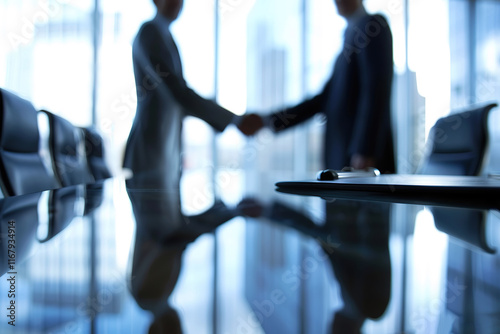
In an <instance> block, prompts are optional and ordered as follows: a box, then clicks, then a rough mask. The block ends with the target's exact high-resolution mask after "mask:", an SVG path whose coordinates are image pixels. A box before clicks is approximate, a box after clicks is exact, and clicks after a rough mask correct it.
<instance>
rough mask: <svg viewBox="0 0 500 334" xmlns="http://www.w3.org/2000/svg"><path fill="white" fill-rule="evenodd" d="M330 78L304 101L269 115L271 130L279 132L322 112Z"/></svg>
mask: <svg viewBox="0 0 500 334" xmlns="http://www.w3.org/2000/svg"><path fill="white" fill-rule="evenodd" d="M331 82H332V78H330V79H329V80H328V82H327V83H326V84H325V86H324V87H323V90H322V91H321V93H319V94H318V95H316V96H314V97H312V98H309V99H307V100H305V101H304V102H302V103H300V104H298V105H296V106H294V107H290V108H286V109H284V110H282V111H279V112H274V113H272V114H271V115H269V122H270V127H271V129H272V130H273V131H275V132H279V131H282V130H285V129H287V128H289V127H292V126H295V125H297V124H300V123H302V122H304V121H306V120H308V119H310V118H311V117H313V116H314V115H315V114H317V113H320V112H324V108H325V104H326V99H327V97H328V92H329V90H330V85H331Z"/></svg>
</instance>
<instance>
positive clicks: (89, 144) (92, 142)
mask: <svg viewBox="0 0 500 334" xmlns="http://www.w3.org/2000/svg"><path fill="white" fill-rule="evenodd" d="M82 130H83V133H84V136H85V152H86V153H87V156H94V157H100V158H103V157H104V148H103V143H102V137H101V136H100V135H99V133H97V131H96V130H95V129H94V128H92V127H86V128H82Z"/></svg>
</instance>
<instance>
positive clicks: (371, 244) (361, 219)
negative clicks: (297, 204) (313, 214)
mask: <svg viewBox="0 0 500 334" xmlns="http://www.w3.org/2000/svg"><path fill="white" fill-rule="evenodd" d="M238 209H239V212H240V213H241V214H243V215H246V216H249V217H259V216H265V217H266V218H268V219H271V220H272V221H273V222H275V223H277V224H279V225H285V226H287V227H290V228H293V229H296V230H298V231H300V232H302V233H304V234H306V235H309V236H311V237H313V238H314V239H316V240H319V241H320V243H321V245H322V246H323V249H324V250H325V254H326V255H327V256H328V259H329V260H330V263H331V264H332V268H333V271H334V273H335V277H336V279H337V281H338V283H339V286H340V291H341V293H342V300H343V304H344V305H343V308H342V309H340V310H336V312H335V315H334V319H333V323H332V325H331V332H332V333H337V334H350V333H360V330H361V327H362V326H363V324H364V322H365V320H366V319H378V318H379V317H381V316H382V314H383V313H384V312H385V310H386V308H387V305H388V304H389V299H390V294H391V293H390V291H391V289H390V288H391V263H390V255H389V220H388V219H387V210H386V209H387V207H384V206H380V205H379V204H378V203H375V204H371V203H370V204H368V203H360V202H356V201H342V202H341V205H340V206H335V207H331V208H330V207H329V208H327V210H328V212H327V213H328V214H329V215H330V216H329V220H328V221H327V222H326V224H325V225H317V224H315V223H314V222H313V221H312V220H311V219H310V218H309V217H307V216H306V215H304V214H303V213H301V212H298V211H297V210H296V209H294V208H291V207H289V206H287V205H284V204H283V203H280V202H274V203H273V204H271V205H269V206H268V207H267V206H263V205H262V204H261V203H260V202H258V201H257V200H254V199H246V200H243V201H242V202H241V203H240V204H239V206H238ZM367 217H369V218H367ZM336 220H340V221H341V222H344V221H346V222H347V221H348V222H349V224H342V223H340V224H336V223H335V221H336Z"/></svg>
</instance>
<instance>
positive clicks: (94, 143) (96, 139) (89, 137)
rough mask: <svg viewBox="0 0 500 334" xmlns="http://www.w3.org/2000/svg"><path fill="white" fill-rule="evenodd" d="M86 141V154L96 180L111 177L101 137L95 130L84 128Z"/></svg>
mask: <svg viewBox="0 0 500 334" xmlns="http://www.w3.org/2000/svg"><path fill="white" fill-rule="evenodd" d="M82 130H83V134H84V140H85V154H86V155H87V163H88V164H89V168H90V171H91V172H92V175H93V176H94V179H96V180H103V179H107V178H110V177H111V173H110V171H109V169H108V166H107V165H106V161H105V158H104V145H103V142H102V138H101V136H100V135H99V134H98V133H97V131H96V130H95V129H94V128H91V127H87V128H82Z"/></svg>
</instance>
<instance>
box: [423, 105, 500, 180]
mask: <svg viewBox="0 0 500 334" xmlns="http://www.w3.org/2000/svg"><path fill="white" fill-rule="evenodd" d="M496 106H497V105H496V104H488V105H486V106H483V107H479V108H475V109H471V110H467V111H464V112H461V113H456V114H452V115H449V116H446V117H443V118H440V119H439V120H438V121H437V122H436V124H435V125H434V126H433V127H432V129H431V131H430V133H429V139H428V141H427V144H426V145H427V152H426V156H425V157H424V159H423V164H422V165H421V168H420V172H419V173H420V174H427V175H479V173H480V171H481V168H482V166H483V163H484V160H485V159H484V158H485V156H486V150H487V147H488V114H489V112H490V110H491V109H493V108H494V107H496Z"/></svg>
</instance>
